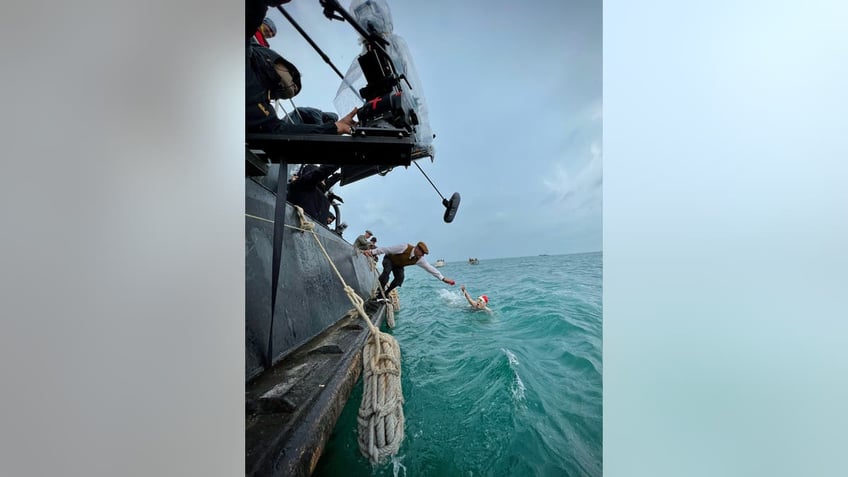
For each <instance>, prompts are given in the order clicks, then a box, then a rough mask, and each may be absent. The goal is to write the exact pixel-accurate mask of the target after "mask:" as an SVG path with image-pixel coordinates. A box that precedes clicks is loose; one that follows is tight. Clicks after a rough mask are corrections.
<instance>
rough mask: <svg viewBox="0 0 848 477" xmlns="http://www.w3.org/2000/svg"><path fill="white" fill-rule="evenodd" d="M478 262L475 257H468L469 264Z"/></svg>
mask: <svg viewBox="0 0 848 477" xmlns="http://www.w3.org/2000/svg"><path fill="white" fill-rule="evenodd" d="M478 263H480V260H477V259H476V258H469V259H468V264H469V265H477V264H478Z"/></svg>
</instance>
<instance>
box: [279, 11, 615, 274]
mask: <svg viewBox="0 0 848 477" xmlns="http://www.w3.org/2000/svg"><path fill="white" fill-rule="evenodd" d="M388 3H389V6H390V8H391V11H392V20H393V23H394V33H395V34H396V35H398V36H400V37H402V38H403V39H404V40H405V41H406V43H407V45H408V48H409V51H410V53H411V55H412V58H413V61H414V63H415V66H416V68H417V72H418V77H419V78H420V80H421V83H422V89H423V94H424V97H425V99H426V101H427V104H428V108H429V118H430V126H431V128H432V130H433V132H434V133H435V134H436V138H435V139H434V142H433V145H434V147H435V158H434V160H433V161H432V162H431V160H430V159H424V160H420V161H418V164H419V165H420V166H421V167H422V169H423V170H424V172H426V173H427V175H428V176H429V177H430V179H431V180H432V181H433V183H434V184H435V185H436V187H437V188H438V190H439V192H441V194H442V195H443V196H444V197H450V196H451V194H453V193H454V192H459V193H460V195H461V197H462V200H461V203H460V206H459V210H458V212H457V214H456V217H455V218H454V220H453V222H452V223H449V224H448V223H445V222H444V221H443V219H442V217H443V214H444V211H445V208H444V206H443V205H442V198H441V197H440V196H439V194H438V193H437V192H436V190H434V188H433V187H432V186H431V185H430V184H429V182H427V179H426V178H425V177H424V175H423V174H421V172H420V171H419V170H418V168H416V167H415V166H410V167H409V168H403V167H399V168H396V169H394V170H393V171H392V172H391V173H389V174H388V175H386V176H385V177H380V176H375V177H371V178H368V179H365V180H362V181H358V182H355V183H353V184H349V185H346V186H343V187H339V186H338V185H337V186H336V187H335V188H334V191H335V192H336V193H337V194H338V195H340V196H341V197H342V198H343V200H344V204H343V205H342V221H343V222H346V223H347V224H348V229H347V231H346V232H345V234H344V237H345V238H346V239H347V240H348V241H350V242H352V241H353V240H354V239H355V238H356V236H357V235H359V234H361V233H363V232H364V230H365V229H370V230H371V231H372V232H374V235H376V236H377V238H378V245H386V246H387V245H394V244H398V243H407V242H408V243H415V242H417V241H419V240H422V241H424V242H426V243H427V244H428V246H429V248H430V255H429V256H428V259H429V260H430V261H431V262H433V261H435V260H436V259H437V258H443V259H445V260H446V261H448V262H451V261H459V260H467V259H468V258H469V257H477V258H479V259H481V260H484V259H487V258H505V257H522V256H534V255H540V254H549V255H556V254H567V253H580V252H592V251H599V250H601V249H602V215H601V211H602V189H603V174H602V158H603V148H602V124H603V104H602V46H601V45H602V28H601V26H602V2H601V1H600V0H534V1H531V2H515V1H505V0H492V1H486V2H482V1H477V0H473V1H462V2H456V1H445V0H433V1H427V2H410V1H392V0H388ZM341 4H342V5H343V6H344V7H346V8H347V7H348V6H349V4H350V2H349V1H346V0H342V1H341ZM284 8H285V9H286V11H287V12H288V13H289V14H290V15H291V16H292V17H294V19H295V20H296V21H297V22H298V23H299V24H300V25H301V26H302V27H303V28H304V30H306V32H307V33H308V34H309V35H310V37H311V38H312V39H313V40H314V41H315V43H316V44H318V46H319V47H320V48H321V49H322V50H323V51H324V52H325V53H326V54H327V56H328V57H329V58H330V60H331V61H332V62H333V64H335V66H336V67H337V68H338V69H339V70H340V71H342V72H343V73H344V72H345V71H347V69H348V67H349V66H350V64H351V62H352V61H354V59H355V58H356V56H357V55H358V54H359V53H360V51H361V46H360V45H359V43H358V35H357V33H356V32H355V31H354V30H353V28H352V27H351V26H350V25H349V24H347V23H343V22H339V21H332V22H331V21H330V20H328V19H326V17H324V16H323V15H322V12H321V8H320V6H319V5H318V2H317V1H298V0H295V1H293V2H291V3H289V4H287V5H285V6H284ZM268 16H269V17H271V18H272V19H273V20H274V22H275V23H276V25H277V30H278V31H277V35H276V36H275V37H274V38H272V39H271V40H270V44H271V48H273V49H274V50H275V51H277V52H279V53H280V54H281V55H282V56H284V57H285V58H286V59H288V60H289V61H291V62H292V63H294V64H295V65H296V66H297V68H298V70H299V71H300V72H301V74H302V83H303V89H302V91H301V93H300V94H298V95H297V96H296V97H295V98H294V102H295V104H296V105H297V106H311V107H316V108H320V109H322V110H325V111H333V112H337V111H336V110H335V106H334V105H333V99H334V97H335V94H336V90H337V89H338V87H339V85H340V83H341V80H340V79H339V77H338V76H337V75H336V74H335V73H334V72H333V71H332V69H331V68H330V67H329V66H328V65H327V64H326V63H325V62H324V61H323V60H322V59H321V58H320V56H319V55H318V54H317V53H316V52H315V51H314V50H313V49H312V47H310V46H309V44H308V43H307V42H306V41H305V40H304V39H303V38H302V37H301V36H300V34H299V33H297V31H296V30H295V29H294V28H293V27H292V26H291V25H290V24H289V22H288V21H287V20H286V19H285V18H284V17H283V16H282V14H281V13H280V12H279V11H277V10H276V9H269V10H268ZM287 109H290V107H288V106H287ZM344 113H347V111H344V112H342V114H341V115H344Z"/></svg>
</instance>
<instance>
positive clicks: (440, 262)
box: [433, 258, 445, 268]
mask: <svg viewBox="0 0 848 477" xmlns="http://www.w3.org/2000/svg"><path fill="white" fill-rule="evenodd" d="M433 265H434V266H435V267H436V268H440V267H444V266H445V261H444V260H443V259H441V258H440V259H438V260H436V263H434V264H433Z"/></svg>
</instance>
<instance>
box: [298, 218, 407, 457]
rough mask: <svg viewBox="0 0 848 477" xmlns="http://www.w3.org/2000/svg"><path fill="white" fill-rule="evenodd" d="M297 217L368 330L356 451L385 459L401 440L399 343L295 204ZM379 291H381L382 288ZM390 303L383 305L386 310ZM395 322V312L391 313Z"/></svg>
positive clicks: (395, 451)
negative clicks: (383, 327) (370, 312)
mask: <svg viewBox="0 0 848 477" xmlns="http://www.w3.org/2000/svg"><path fill="white" fill-rule="evenodd" d="M294 209H295V211H297V215H298V216H299V217H300V227H301V230H303V231H304V232H306V231H309V232H312V236H313V237H315V241H316V242H317V243H318V246H319V247H320V248H321V251H322V252H323V253H324V256H325V257H327V261H328V262H329V263H330V267H332V269H333V271H334V272H335V274H336V276H337V277H339V280H340V281H341V282H342V286H343V287H344V291H345V293H346V294H347V297H348V299H349V300H350V302H351V303H352V304H353V306H354V307H355V308H356V311H357V312H358V313H359V316H360V317H361V318H362V319H363V320H365V323H366V324H367V325H368V329H369V330H370V331H371V333H370V335H369V336H368V338H367V339H366V340H365V345H364V346H363V348H362V380H363V392H362V403H361V404H360V406H359V414H358V416H357V418H356V420H357V422H358V424H359V426H358V438H357V440H358V441H359V451H360V452H361V453H362V455H363V456H365V457H367V458H368V460H369V461H370V462H371V464H372V465H378V464H382V463H384V462H385V461H386V460H387V459H388V458H389V457H391V456H393V455H395V454H397V452H398V450H399V449H400V444H401V442H402V441H403V425H404V417H403V391H402V389H401V382H400V377H401V376H400V346H399V345H398V342H397V340H396V339H395V338H394V337H393V336H391V335H389V334H386V333H383V332H381V331H380V330H379V329H378V328H377V327H376V326H374V324H373V323H371V320H370V319H369V318H368V314H366V313H365V309H364V308H363V304H364V301H363V300H362V298H361V297H360V296H359V295H357V294H356V291H355V290H354V289H353V288H351V287H350V286H349V285H348V284H347V283H345V281H344V278H342V275H341V273H339V270H338V268H336V265H335V264H334V263H333V260H332V259H331V258H330V254H328V253H327V250H326V249H324V245H323V244H322V243H321V240H319V239H318V234H317V233H315V225H314V224H313V223H311V222H309V220H308V219H307V218H306V217H305V216H304V214H303V209H302V208H300V207H299V206H295V207H294ZM381 293H382V291H381ZM391 308H392V307H389V306H387V307H386V313H387V315H388V314H389V310H391ZM392 323H394V314H392Z"/></svg>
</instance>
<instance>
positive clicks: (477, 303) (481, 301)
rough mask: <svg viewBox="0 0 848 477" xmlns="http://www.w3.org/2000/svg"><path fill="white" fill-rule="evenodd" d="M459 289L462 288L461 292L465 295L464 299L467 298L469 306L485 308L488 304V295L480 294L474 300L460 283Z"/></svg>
mask: <svg viewBox="0 0 848 477" xmlns="http://www.w3.org/2000/svg"><path fill="white" fill-rule="evenodd" d="M459 289H460V290H462V294H463V295H465V299H466V300H468V304H469V305H471V308H474V309H475V310H485V309H486V305H488V304H489V297H488V296H486V295H480V296H479V297H477V299H476V300H472V299H471V295H469V294H468V292H467V291H465V285H460V286H459Z"/></svg>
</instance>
